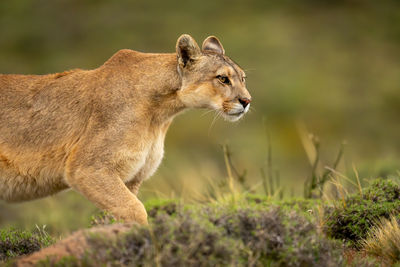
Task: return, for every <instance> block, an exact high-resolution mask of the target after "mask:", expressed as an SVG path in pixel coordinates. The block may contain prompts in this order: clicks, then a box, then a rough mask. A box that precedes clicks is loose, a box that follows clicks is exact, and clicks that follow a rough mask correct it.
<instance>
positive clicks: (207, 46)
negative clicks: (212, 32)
mask: <svg viewBox="0 0 400 267" xmlns="http://www.w3.org/2000/svg"><path fill="white" fill-rule="evenodd" d="M202 50H203V51H211V52H214V53H217V54H221V55H225V50H224V47H223V46H222V44H221V42H220V41H219V40H218V38H217V37H215V36H208V37H207V38H206V39H205V40H204V42H203V46H202Z"/></svg>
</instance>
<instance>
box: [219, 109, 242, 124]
mask: <svg viewBox="0 0 400 267" xmlns="http://www.w3.org/2000/svg"><path fill="white" fill-rule="evenodd" d="M244 113H245V112H244V111H241V112H237V113H226V112H224V113H222V114H223V117H224V119H225V120H227V121H230V122H235V121H238V120H240V119H241V118H242V117H243V115H244Z"/></svg>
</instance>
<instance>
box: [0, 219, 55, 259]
mask: <svg viewBox="0 0 400 267" xmlns="http://www.w3.org/2000/svg"><path fill="white" fill-rule="evenodd" d="M52 243H54V239H53V238H52V237H50V236H49V235H48V234H47V233H46V231H45V230H44V227H43V228H42V229H40V228H39V227H37V229H35V230H34V231H31V232H30V231H21V230H17V229H15V228H6V229H0V261H5V260H8V259H11V258H14V257H17V256H20V255H25V254H30V253H32V252H35V251H38V250H40V249H41V248H43V247H47V246H49V245H51V244H52Z"/></svg>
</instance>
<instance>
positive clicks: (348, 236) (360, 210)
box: [324, 179, 400, 248]
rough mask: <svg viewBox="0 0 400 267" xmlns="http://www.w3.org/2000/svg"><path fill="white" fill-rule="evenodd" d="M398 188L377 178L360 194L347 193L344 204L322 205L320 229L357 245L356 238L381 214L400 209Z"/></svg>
mask: <svg viewBox="0 0 400 267" xmlns="http://www.w3.org/2000/svg"><path fill="white" fill-rule="evenodd" d="M399 196H400V188H399V186H398V185H396V184H394V183H393V182H392V181H390V180H383V179H378V180H376V181H374V182H373V183H372V184H371V185H370V186H369V187H368V188H367V189H366V190H365V191H364V193H363V194H362V195H361V194H356V195H352V196H349V197H347V198H346V199H345V202H344V204H339V205H337V206H336V207H334V208H331V207H326V209H325V225H324V231H325V232H326V233H327V234H328V235H329V236H330V237H333V238H336V239H341V240H345V241H347V242H348V244H349V245H350V246H351V247H355V248H359V247H360V244H359V241H360V240H361V239H364V238H366V237H367V234H368V231H369V230H370V229H371V227H372V226H373V225H374V223H375V222H376V221H377V220H379V219H381V218H389V217H390V215H391V214H399V213H400V199H399Z"/></svg>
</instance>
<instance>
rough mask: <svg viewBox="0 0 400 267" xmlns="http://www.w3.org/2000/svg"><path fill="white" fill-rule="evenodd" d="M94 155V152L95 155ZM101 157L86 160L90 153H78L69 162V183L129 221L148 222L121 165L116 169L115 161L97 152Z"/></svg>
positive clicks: (114, 213) (88, 197)
mask: <svg viewBox="0 0 400 267" xmlns="http://www.w3.org/2000/svg"><path fill="white" fill-rule="evenodd" d="M93 156H94V155H93ZM97 156H98V157H99V160H96V161H95V162H93V161H92V160H87V159H88V158H89V159H90V158H92V157H91V155H84V153H75V155H73V157H71V158H70V159H69V161H68V164H67V173H66V174H67V175H66V179H67V182H68V184H69V185H70V186H71V187H72V188H74V189H75V190H77V191H78V192H80V193H81V194H83V195H84V196H85V197H86V198H87V199H89V200H90V201H92V202H93V203H95V204H96V205H97V206H98V207H99V208H101V209H104V210H106V211H109V212H111V214H113V215H114V216H115V217H116V218H117V219H122V220H124V221H126V222H137V223H139V224H147V213H146V210H145V208H144V206H143V204H142V202H140V200H139V199H138V198H137V197H136V195H135V194H134V193H132V192H131V191H130V190H129V189H128V188H127V187H126V185H125V184H124V182H123V179H121V168H120V167H121V165H118V167H119V168H115V166H114V164H112V163H110V162H114V160H108V159H106V158H105V157H101V155H98V154H97Z"/></svg>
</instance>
